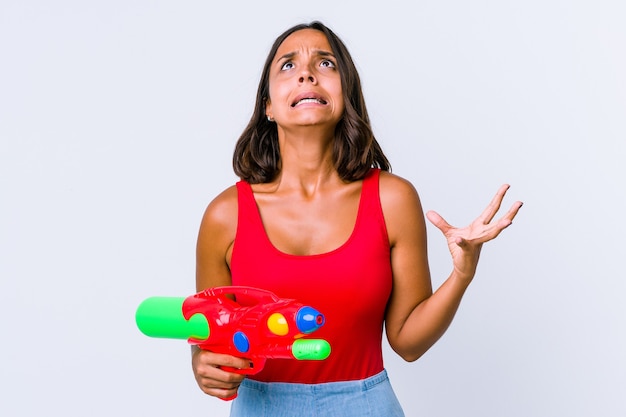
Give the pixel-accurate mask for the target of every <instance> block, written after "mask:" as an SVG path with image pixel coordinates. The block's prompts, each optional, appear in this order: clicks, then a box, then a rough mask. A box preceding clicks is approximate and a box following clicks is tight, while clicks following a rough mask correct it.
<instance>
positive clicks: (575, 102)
mask: <svg viewBox="0 0 626 417" xmlns="http://www.w3.org/2000/svg"><path fill="white" fill-rule="evenodd" d="M315 19H319V20H321V21H323V22H324V23H326V24H327V25H329V26H330V27H331V28H332V29H333V30H334V31H335V32H336V33H337V34H338V35H339V36H340V37H341V38H342V39H343V40H344V41H345V43H346V44H347V46H348V48H349V50H350V51H351V53H352V55H353V58H354V60H355V61H356V63H357V67H358V69H359V71H360V74H361V77H362V81H363V88H364V94H365V98H366V100H367V103H368V109H369V112H370V116H371V119H372V124H373V128H374V131H375V134H376V136H377V138H378V140H379V141H380V143H381V144H382V146H383V149H384V151H385V152H386V153H387V155H388V157H389V158H390V160H391V162H392V165H393V171H394V172H395V173H396V174H398V175H400V176H402V177H405V178H407V179H409V180H410V181H411V182H412V183H413V184H414V185H415V187H416V188H417V190H418V192H419V193H420V196H421V199H422V203H423V206H424V209H425V210H430V209H434V210H437V211H439V212H440V213H441V214H442V215H443V216H444V217H445V218H446V219H448V220H449V221H450V222H451V223H453V224H455V225H465V224H467V223H468V222H470V221H471V220H472V219H473V218H474V217H476V216H477V215H478V214H479V213H480V212H481V211H482V210H483V208H484V207H485V206H486V204H487V203H488V201H489V200H490V199H491V197H492V195H493V194H494V193H495V191H496V190H497V188H498V187H499V186H500V184H502V183H505V182H506V183H510V184H511V185H512V187H511V189H510V191H509V195H508V196H507V199H506V200H505V206H506V208H508V207H509V206H510V205H511V204H512V203H513V202H514V201H515V200H523V201H524V203H525V205H524V207H523V208H522V210H521V212H520V214H519V215H518V218H517V219H516V221H515V223H514V224H513V226H512V227H510V228H509V229H507V230H506V231H505V232H504V233H503V234H502V235H501V236H500V237H499V238H498V239H497V240H496V241H495V242H492V243H490V244H488V245H486V246H485V247H484V248H483V253H482V259H481V264H480V266H479V271H478V275H477V277H476V279H475V282H474V283H473V284H472V286H471V287H470V288H469V290H468V292H467V294H466V297H465V299H464V301H463V303H462V305H461V308H460V310H459V312H458V315H457V317H456V319H455V321H454V323H453V324H452V326H451V327H450V329H449V330H448V332H447V333H446V335H445V336H444V337H443V338H442V339H441V340H440V341H439V342H438V343H437V344H436V345H435V346H434V347H433V348H432V349H431V350H430V351H429V352H428V353H427V354H426V355H425V356H423V357H422V358H421V359H420V360H418V361H417V362H414V363H405V362H403V361H402V360H401V359H399V358H398V357H396V356H395V354H393V353H392V352H391V351H390V349H389V348H388V347H387V345H386V344H385V346H384V349H385V360H386V366H387V368H388V370H389V373H390V377H391V380H392V384H393V386H394V387H395V390H396V392H397V395H398V397H399V399H400V401H401V403H402V405H403V407H404V409H405V412H406V414H407V416H437V417H447V416H461V415H462V416H506V417H517V416H519V417H529V416H533V417H555V416H570V417H574V416H594V417H595V416H602V417H623V416H624V415H626V399H625V398H626V397H625V396H624V393H625V392H626V359H625V356H626V354H625V352H626V306H625V303H624V301H623V300H624V293H625V290H626V284H625V282H624V279H625V277H624V270H625V268H624V256H625V255H624V249H625V244H624V238H625V236H624V235H625V232H626V228H625V221H624V216H625V212H626V195H625V191H624V188H625V187H624V174H625V173H626V169H625V168H624V160H625V157H626V152H625V146H624V145H625V143H624V142H625V139H626V25H624V22H625V21H626V3H624V2H622V1H620V0H614V1H609V0H595V1H582V0H571V1H558V0H541V1H539V0H528V1H523V2H522V1H512V0H497V1H496V0H492V1H486V0H483V1H471V2H470V1H460V0H449V1H446V0H444V1H441V0H438V1H430V0H426V1H418V2H407V1H402V2H400V1H391V0H390V1H384V2H363V1H356V0H351V1H334V0H333V1H326V0H320V1H317V2H293V1H274V2H252V1H249V2H240V1H229V2H212V1H206V0H205V1H199V0H185V1H140V0H125V1H117V0H109V1H78V0H77V1H67V0H59V1H44V0H41V1H28V0H23V1H20V0H15V1H11V0H1V1H0V140H1V147H0V280H1V285H0V294H1V295H2V302H1V303H0V314H1V318H0V325H1V329H0V334H1V335H2V336H1V338H2V339H1V343H2V350H1V355H0V384H1V390H0V415H3V416H11V417H15V416H40V415H63V416H93V417H97V416H111V415H115V416H139V415H142V416H153V417H160V416H174V415H176V416H182V415H206V416H216V417H219V416H227V415H228V403H225V402H222V401H219V400H216V399H214V398H210V397H207V396H205V395H204V394H203V393H202V392H201V391H200V390H199V389H198V388H197V386H196V384H195V381H194V379H193V374H192V372H191V367H190V354H189V348H188V347H187V345H186V343H185V342H184V341H178V340H164V339H151V338H148V337H145V336H143V335H142V334H141V333H140V332H139V331H138V330H137V328H136V326H135V323H134V312H135V309H136V307H137V305H138V304H139V303H140V302H141V300H143V299H144V298H147V297H149V296H153V295H174V296H186V295H190V294H192V293H193V292H194V262H195V253H194V252H195V240H196V234H197V230H198V226H199V223H200V219H201V216H202V213H203V211H204V209H205V207H206V205H207V204H208V203H209V202H210V201H211V199H212V198H214V197H215V196H216V195H217V194H218V193H219V192H220V191H221V190H223V189H224V188H226V187H228V186H230V185H231V184H233V183H234V182H235V181H236V180H237V178H236V177H235V176H234V174H233V173H232V169H231V156H232V150H233V146H234V144H235V141H236V139H237V137H238V136H239V134H240V133H241V131H242V130H243V128H244V126H245V125H246V123H247V121H248V119H249V117H250V115H251V112H252V106H253V100H254V96H255V94H256V88H257V83H258V78H259V75H260V71H261V67H262V65H263V62H264V60H265V58H266V54H267V53H268V52H269V48H270V46H271V44H272V42H273V40H274V39H275V38H276V37H277V36H278V35H279V34H280V33H281V32H282V31H283V30H285V29H287V28H288V27H290V26H292V25H294V24H297V23H301V22H308V21H311V20H315ZM428 233H429V257H430V261H431V269H432V274H433V283H434V285H435V286H438V285H440V284H441V282H442V280H443V279H445V277H446V276H447V274H448V272H449V271H450V267H451V263H450V258H449V254H448V252H447V248H446V245H445V241H444V240H443V237H442V236H441V235H440V233H439V231H438V230H437V229H435V228H434V227H433V226H431V225H429V228H428ZM355 337H358V336H355Z"/></svg>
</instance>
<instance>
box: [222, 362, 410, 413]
mask: <svg viewBox="0 0 626 417" xmlns="http://www.w3.org/2000/svg"><path fill="white" fill-rule="evenodd" d="M230 417H404V413H403V412H402V408H401V407H400V403H399V402H398V399H397V398H396V395H395V394H394V392H393V389H392V388H391V384H390V382H389V378H388V377H387V372H386V371H384V370H383V371H382V372H380V373H379V374H376V375H374V376H371V377H369V378H366V379H362V380H357V381H346V382H327V383H323V384H291V383H282V382H269V383H267V382H258V381H252V380H249V379H245V380H244V381H243V383H242V384H241V386H240V387H239V392H238V396H237V398H236V399H235V400H233V403H232V406H231V410H230Z"/></svg>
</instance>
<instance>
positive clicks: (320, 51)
mask: <svg viewBox="0 0 626 417" xmlns="http://www.w3.org/2000/svg"><path fill="white" fill-rule="evenodd" d="M299 53H300V52H298V51H293V52H288V53H286V54H284V55H283V56H281V57H278V58H276V59H275V61H274V62H279V61H282V60H290V59H291V58H293V57H294V56H296V55H298V54H299ZM313 54H314V55H317V56H324V57H326V56H329V57H332V58H335V55H334V54H333V53H332V52H330V51H326V50H323V49H314V50H313Z"/></svg>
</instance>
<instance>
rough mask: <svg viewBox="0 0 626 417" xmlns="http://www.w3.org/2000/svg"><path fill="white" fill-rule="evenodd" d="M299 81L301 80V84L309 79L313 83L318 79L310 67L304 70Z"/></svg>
mask: <svg viewBox="0 0 626 417" xmlns="http://www.w3.org/2000/svg"><path fill="white" fill-rule="evenodd" d="M298 81H299V82H300V84H303V83H304V82H305V81H308V82H310V83H311V84H317V79H316V78H315V76H314V75H313V73H312V72H311V71H310V70H309V69H308V68H305V69H303V70H302V72H301V73H300V78H299V79H298Z"/></svg>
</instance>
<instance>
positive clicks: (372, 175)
mask: <svg viewBox="0 0 626 417" xmlns="http://www.w3.org/2000/svg"><path fill="white" fill-rule="evenodd" d="M378 172H379V170H377V169H371V170H370V172H368V173H367V175H366V176H365V178H363V180H362V184H361V195H360V196H359V206H358V209H357V214H356V220H355V222H354V226H353V227H352V232H350V235H349V236H348V238H347V239H346V241H345V242H343V243H342V244H341V245H339V246H338V247H336V248H335V249H331V250H329V251H326V252H321V253H313V254H310V255H296V254H292V253H288V252H285V251H282V250H280V249H278V248H277V247H276V245H274V243H273V242H272V241H271V240H270V237H269V235H268V234H267V230H266V229H265V225H264V224H263V220H262V218H261V211H260V209H259V206H258V204H257V202H256V198H255V197H254V191H252V186H251V185H250V184H249V183H248V182H246V181H241V183H242V184H244V185H245V189H246V192H247V193H248V196H249V198H250V200H251V203H252V204H253V205H254V210H252V212H253V213H254V214H253V215H254V220H255V222H256V223H257V224H258V225H259V233H260V234H261V236H262V238H263V241H264V242H265V244H266V245H267V246H268V247H269V248H270V249H271V250H272V252H274V253H275V254H277V255H279V256H282V257H285V258H291V259H319V258H324V257H328V256H332V255H335V254H337V253H339V252H341V251H342V250H344V249H345V248H346V247H348V246H349V245H350V243H351V242H352V241H353V240H354V238H355V236H356V234H357V232H358V230H359V228H360V225H361V223H362V221H363V217H364V210H365V206H366V204H365V201H366V197H367V192H368V188H369V186H368V182H369V181H372V180H378ZM368 180H369V181H368Z"/></svg>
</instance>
